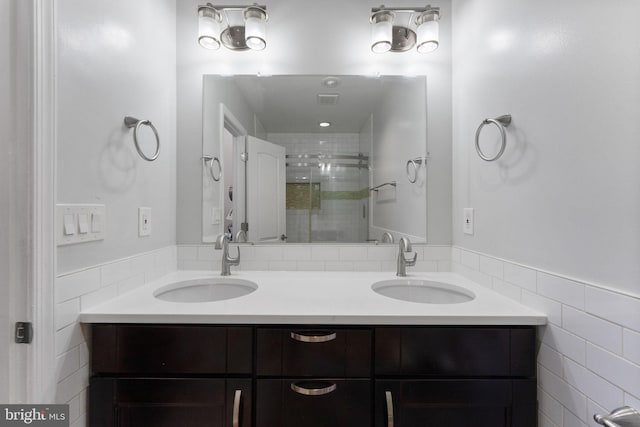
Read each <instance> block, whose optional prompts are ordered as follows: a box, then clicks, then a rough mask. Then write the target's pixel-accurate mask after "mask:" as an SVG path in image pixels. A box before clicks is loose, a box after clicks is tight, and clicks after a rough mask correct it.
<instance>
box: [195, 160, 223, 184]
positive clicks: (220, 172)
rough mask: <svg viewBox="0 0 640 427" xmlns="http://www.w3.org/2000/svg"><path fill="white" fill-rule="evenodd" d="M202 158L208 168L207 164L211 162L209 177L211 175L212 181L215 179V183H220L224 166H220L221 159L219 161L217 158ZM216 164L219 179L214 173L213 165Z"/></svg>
mask: <svg viewBox="0 0 640 427" xmlns="http://www.w3.org/2000/svg"><path fill="white" fill-rule="evenodd" d="M200 158H201V159H202V161H203V162H204V164H205V166H206V164H207V162H210V163H209V175H211V179H213V180H214V181H215V182H218V181H220V178H221V177H222V165H221V164H220V159H218V158H217V157H215V156H202V157H200ZM214 163H217V164H218V176H217V177H216V174H215V173H214V172H213V164H214Z"/></svg>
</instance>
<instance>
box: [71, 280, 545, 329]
mask: <svg viewBox="0 0 640 427" xmlns="http://www.w3.org/2000/svg"><path fill="white" fill-rule="evenodd" d="M206 277H215V278H220V276H219V275H218V274H216V272H210V271H177V272H174V273H170V274H168V275H166V276H164V277H162V278H161V279H159V280H156V281H154V282H151V283H149V284H146V285H144V286H142V287H140V288H138V289H135V290H133V291H131V292H128V293H126V294H124V295H121V296H119V297H117V298H114V299H112V300H109V301H107V302H105V303H103V304H101V305H98V306H95V307H92V308H90V309H88V310H85V311H83V312H82V313H81V314H80V320H81V321H82V322H85V323H163V324H167V323H175V324H178V323H198V324H272V325H276V324H325V325H327V324H344V325H543V324H545V323H546V316H545V315H544V314H542V313H539V312H536V311H534V310H532V309H530V308H528V307H525V306H523V305H521V304H519V303H517V302H515V301H513V300H511V299H508V298H506V297H503V296H502V295H500V294H497V293H496V292H493V291H492V290H489V289H486V288H484V287H482V286H480V285H478V284H477V283H475V282H472V281H470V280H468V279H466V278H464V277H462V276H460V275H458V274H454V273H414V274H407V277H406V278H407V279H426V280H434V281H439V282H445V283H450V284H454V285H457V286H462V287H463V288H465V289H467V290H469V291H471V292H473V293H474V294H475V295H476V298H475V299H474V300H472V301H469V302H464V303H458V304H423V303H415V302H405V301H400V300H396V299H392V298H388V297H385V296H382V295H379V294H377V293H375V292H373V291H372V290H371V285H372V284H373V283H375V282H378V281H381V280H389V279H396V276H395V274H394V273H393V272H384V273H380V272H325V271H309V272H294V271H241V272H234V273H233V275H232V276H230V277H231V278H234V279H244V280H250V281H253V282H255V283H257V284H258V289H257V290H256V291H255V292H252V293H251V294H248V295H245V296H242V297H239V298H235V299H229V300H224V301H214V302H197V303H185V302H167V301H163V300H160V299H158V298H155V297H154V296H153V294H154V292H155V291H156V290H158V289H159V288H162V287H164V286H167V285H169V284H171V283H175V282H180V281H185V280H191V279H199V278H206Z"/></svg>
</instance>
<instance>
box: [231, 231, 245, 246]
mask: <svg viewBox="0 0 640 427" xmlns="http://www.w3.org/2000/svg"><path fill="white" fill-rule="evenodd" d="M234 241H235V242H236V243H240V242H246V241H247V233H246V231H244V230H238V232H237V233H236V235H235V240H234ZM238 250H240V249H238Z"/></svg>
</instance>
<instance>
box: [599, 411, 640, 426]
mask: <svg viewBox="0 0 640 427" xmlns="http://www.w3.org/2000/svg"><path fill="white" fill-rule="evenodd" d="M593 419H594V420H596V422H597V423H598V424H602V425H603V426H606V427H640V413H638V411H636V410H635V409H633V408H631V407H629V406H623V407H621V408H618V409H614V410H613V412H611V413H610V414H609V415H600V414H596V415H594V416H593Z"/></svg>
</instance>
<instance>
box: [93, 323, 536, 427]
mask: <svg viewBox="0 0 640 427" xmlns="http://www.w3.org/2000/svg"><path fill="white" fill-rule="evenodd" d="M535 340H536V337H535V327H533V326H514V327H507V326H487V327H479V326H420V327H418V326H415V327H414V326H407V327H405V326H370V327H369V326H341V327H340V326H338V327H336V326H331V327H315V326H314V327H310V326H293V327H291V326H282V325H280V326H273V327H269V326H237V327H236V326H215V325H93V327H92V348H91V367H92V376H91V380H90V412H89V419H90V422H89V425H90V427H112V426H131V427H133V426H136V427H146V426H149V427H151V426H154V427H158V426H160V427H163V426H176V425H180V426H194V427H195V426H204V425H206V426H213V427H217V426H224V427H250V426H255V427H294V426H295V427H315V426H322V427H326V426H331V427H341V426H349V427H354V426H355V427H373V426H375V427H385V426H393V427H424V426H431V425H433V426H439V425H446V426H449V427H458V426H460V427H535V426H536V425H537V419H536V417H537V408H536V363H535V353H536V347H535V345H536V344H535Z"/></svg>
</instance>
